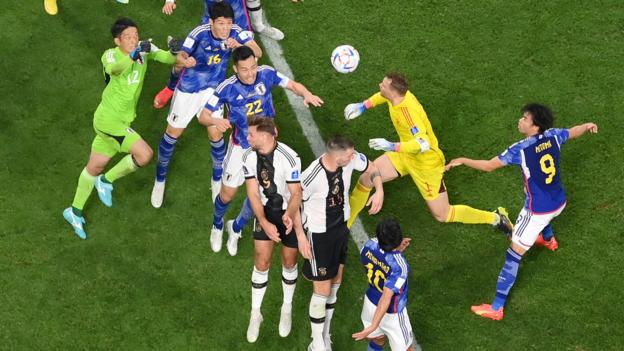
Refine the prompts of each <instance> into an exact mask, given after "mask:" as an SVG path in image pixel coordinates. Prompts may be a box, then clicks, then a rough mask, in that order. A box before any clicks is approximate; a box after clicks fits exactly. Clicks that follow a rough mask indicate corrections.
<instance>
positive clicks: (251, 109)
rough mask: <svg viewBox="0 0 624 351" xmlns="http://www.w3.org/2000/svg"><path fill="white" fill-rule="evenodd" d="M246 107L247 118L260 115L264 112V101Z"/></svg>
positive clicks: (251, 103)
mask: <svg viewBox="0 0 624 351" xmlns="http://www.w3.org/2000/svg"><path fill="white" fill-rule="evenodd" d="M245 107H247V116H253V115H258V114H260V112H262V111H264V110H263V109H262V100H256V101H254V102H250V103H248V104H245Z"/></svg>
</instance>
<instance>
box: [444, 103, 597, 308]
mask: <svg viewBox="0 0 624 351" xmlns="http://www.w3.org/2000/svg"><path fill="white" fill-rule="evenodd" d="M553 122H554V116H553V113H552V112H551V110H550V109H549V108H548V107H546V106H544V105H540V104H528V105H526V106H524V107H523V108H522V116H521V117H520V120H519V121H518V131H520V133H522V134H524V136H525V137H526V138H525V139H524V140H521V141H519V142H517V143H515V144H513V145H511V146H510V147H509V148H507V150H505V151H504V152H503V153H501V154H500V155H498V156H495V157H493V158H492V159H490V160H472V159H469V158H465V157H460V158H456V159H454V160H452V161H451V162H449V164H448V165H447V166H446V168H447V170H448V169H451V168H453V167H457V166H461V165H465V166H468V167H470V168H474V169H478V170H481V171H485V172H491V171H493V170H495V169H498V168H501V167H503V166H506V165H517V166H520V169H521V171H522V176H523V177H524V191H525V193H526V200H525V202H524V207H523V208H522V210H521V211H520V214H519V215H518V219H517V220H516V225H515V227H514V231H513V235H512V238H511V246H510V247H509V248H508V249H507V253H506V255H505V264H504V265H503V268H502V269H501V272H500V274H499V275H498V282H497V283H496V295H495V297H494V301H493V302H492V304H491V305H489V304H482V305H478V306H472V311H473V312H474V313H476V314H477V315H479V316H481V317H484V318H490V319H493V320H501V319H503V308H504V307H505V302H506V301H507V295H508V294H509V291H510V290H511V288H512V287H513V285H514V283H515V281H516V276H517V275H518V268H519V266H520V260H521V259H522V256H523V255H524V254H525V253H526V252H527V251H528V250H529V249H530V248H531V247H532V246H533V244H536V243H538V244H539V245H541V246H546V247H547V248H549V249H551V250H554V249H555V248H556V247H557V246H558V244H557V242H556V240H555V236H554V233H553V230H552V227H551V224H550V222H551V221H552V220H553V219H554V218H555V217H557V216H558V215H559V214H561V212H562V211H563V209H564V208H565V206H566V195H565V191H564V190H563V186H562V184H561V179H560V177H561V175H560V170H561V169H560V167H559V159H560V152H561V146H562V145H563V144H564V143H565V142H566V141H567V140H568V139H574V138H578V137H580V136H581V135H583V134H585V133H586V132H588V131H589V132H591V133H597V132H598V126H597V125H595V124H594V123H585V124H581V125H578V126H575V127H572V128H570V129H556V128H552V127H553ZM540 232H541V233H542V235H540Z"/></svg>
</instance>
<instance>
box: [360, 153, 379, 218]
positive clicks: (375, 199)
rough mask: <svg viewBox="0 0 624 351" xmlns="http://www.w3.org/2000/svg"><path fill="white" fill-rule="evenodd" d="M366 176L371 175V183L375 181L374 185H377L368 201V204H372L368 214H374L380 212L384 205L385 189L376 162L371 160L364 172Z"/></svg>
mask: <svg viewBox="0 0 624 351" xmlns="http://www.w3.org/2000/svg"><path fill="white" fill-rule="evenodd" d="M364 176H365V177H369V178H370V180H371V183H373V185H374V186H375V193H374V194H373V195H371V197H370V198H369V199H368V202H367V203H366V206H370V209H369V210H368V214H369V215H374V214H377V213H379V211H381V208H382V207H383V201H384V190H383V181H382V180H381V173H380V172H379V170H378V169H377V166H375V163H373V162H369V163H368V168H367V169H366V171H365V172H364Z"/></svg>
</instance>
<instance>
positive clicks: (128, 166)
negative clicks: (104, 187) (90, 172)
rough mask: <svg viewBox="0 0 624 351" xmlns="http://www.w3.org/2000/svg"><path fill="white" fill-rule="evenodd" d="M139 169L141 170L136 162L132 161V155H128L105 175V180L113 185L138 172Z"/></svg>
mask: <svg viewBox="0 0 624 351" xmlns="http://www.w3.org/2000/svg"><path fill="white" fill-rule="evenodd" d="M137 169H139V167H138V166H137V165H136V164H135V163H134V160H132V155H130V154H128V155H126V156H125V157H124V158H122V159H121V160H119V162H117V164H116V165H115V167H113V168H111V169H110V170H109V171H108V172H106V174H104V178H106V180H107V181H109V182H111V183H112V182H114V181H116V180H117V179H119V178H121V177H123V176H125V175H128V174H130V173H132V172H134V171H136V170H137Z"/></svg>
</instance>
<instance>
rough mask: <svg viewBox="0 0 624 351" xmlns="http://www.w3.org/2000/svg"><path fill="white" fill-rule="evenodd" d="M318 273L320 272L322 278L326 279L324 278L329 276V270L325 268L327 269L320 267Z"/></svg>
mask: <svg viewBox="0 0 624 351" xmlns="http://www.w3.org/2000/svg"><path fill="white" fill-rule="evenodd" d="M318 272H319V275H320V276H321V277H324V276H326V275H327V268H325V267H319V269H318Z"/></svg>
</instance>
